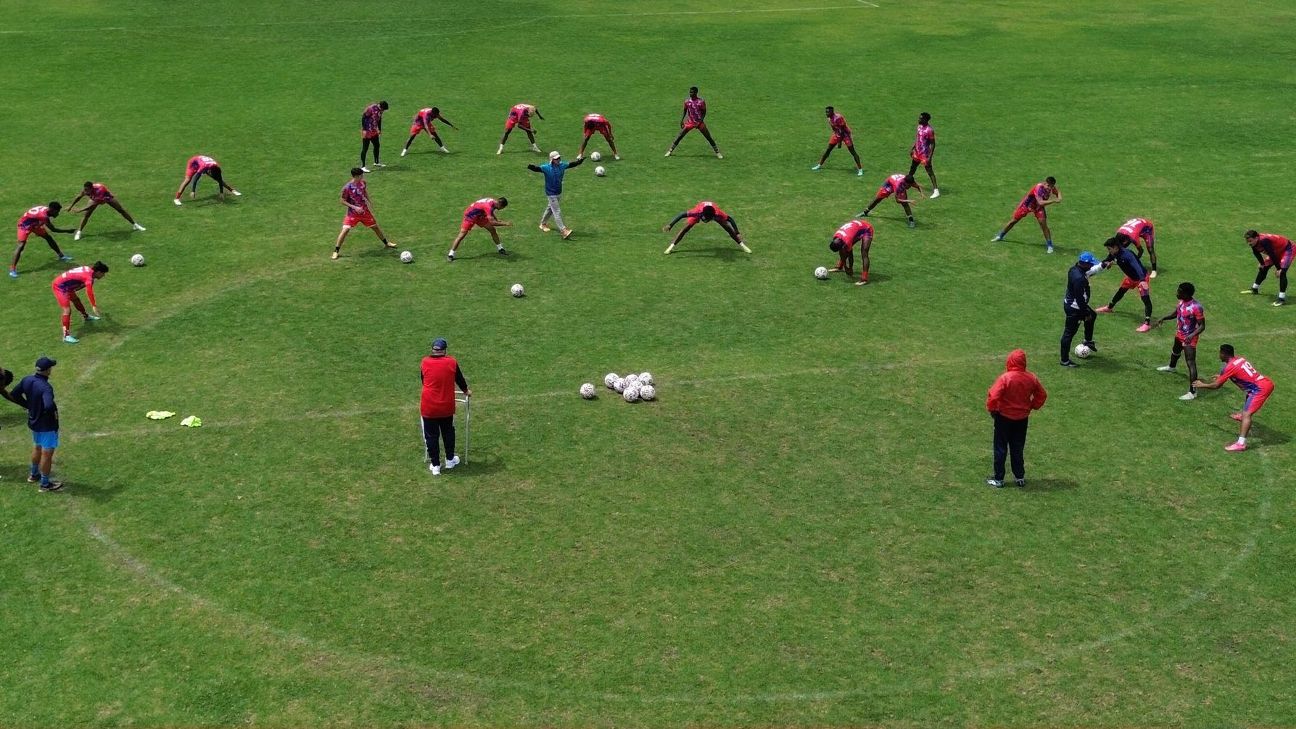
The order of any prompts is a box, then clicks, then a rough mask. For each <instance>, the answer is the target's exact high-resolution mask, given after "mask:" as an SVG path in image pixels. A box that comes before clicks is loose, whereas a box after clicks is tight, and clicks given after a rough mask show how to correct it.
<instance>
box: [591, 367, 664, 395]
mask: <svg viewBox="0 0 1296 729" xmlns="http://www.w3.org/2000/svg"><path fill="white" fill-rule="evenodd" d="M603 384H604V385H606V386H607V389H609V390H614V391H616V392H617V393H619V394H620V395H621V399H622V400H625V401H626V402H639V401H640V400H656V399H657V387H656V383H655V382H654V381H653V376H652V373H651V372H640V373H634V372H631V373H630V374H628V375H626V376H625V377H622V376H621V375H618V374H617V373H615V372H609V373H607V375H606V376H605V377H604V378H603ZM580 394H581V397H583V398H585V399H586V400H593V399H594V385H593V384H591V383H589V382H586V383H585V384H583V385H581V387H580Z"/></svg>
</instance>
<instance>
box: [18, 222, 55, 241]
mask: <svg viewBox="0 0 1296 729" xmlns="http://www.w3.org/2000/svg"><path fill="white" fill-rule="evenodd" d="M29 235H35V236H39V237H42V238H43V237H45V236H47V235H49V231H47V230H45V226H43V225H37V226H36V227H34V228H24V227H22V226H21V225H20V226H18V242H19V243H26V242H27V236H29Z"/></svg>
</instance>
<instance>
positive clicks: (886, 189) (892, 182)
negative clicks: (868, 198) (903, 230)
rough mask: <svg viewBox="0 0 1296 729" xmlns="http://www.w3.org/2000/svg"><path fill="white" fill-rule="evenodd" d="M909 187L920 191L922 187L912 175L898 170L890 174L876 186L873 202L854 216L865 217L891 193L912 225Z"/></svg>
mask: <svg viewBox="0 0 1296 729" xmlns="http://www.w3.org/2000/svg"><path fill="white" fill-rule="evenodd" d="M911 188H912V189H914V190H917V191H918V192H920V193H921V192H922V188H921V187H919V186H918V182H917V181H916V180H914V178H913V175H906V174H903V173H900V172H897V173H896V174H894V175H891V176H890V177H888V178H886V181H885V182H883V183H882V187H879V188H878V191H877V195H876V196H874V198H873V202H871V203H869V206H868V207H867V208H864V212H862V213H860V214H859V215H856V216H855V217H857V218H867V217H868V214H869V213H871V212H873V208H875V207H877V204H878V203H880V202H882V201H883V200H885V199H887V198H889V197H891V196H892V195H895V200H896V202H897V203H899V204H900V207H901V208H904V213H905V217H906V218H908V219H909V227H910V228H912V227H914V226H915V225H917V223H915V222H914V216H913V208H911V207H909V202H910V200H909V190H910V189H911Z"/></svg>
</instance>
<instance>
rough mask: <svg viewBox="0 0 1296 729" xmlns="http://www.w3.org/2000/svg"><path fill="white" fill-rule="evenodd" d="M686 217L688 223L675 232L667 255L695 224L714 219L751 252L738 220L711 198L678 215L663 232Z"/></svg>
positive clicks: (744, 249) (735, 240)
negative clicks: (744, 240) (740, 231)
mask: <svg viewBox="0 0 1296 729" xmlns="http://www.w3.org/2000/svg"><path fill="white" fill-rule="evenodd" d="M685 218H688V223H687V224H686V225H685V226H684V227H683V228H680V232H678V233H676V234H675V240H672V241H671V244H670V245H669V246H667V247H666V255H670V254H671V253H673V252H674V251H675V246H677V245H679V242H680V241H681V240H683V239H684V236H685V235H687V234H688V232H689V231H690V230H693V226H695V225H697V224H698V223H699V222H703V223H710V222H713V221H714V222H715V223H716V224H718V225H719V226H720V227H721V228H723V229H724V232H726V233H728V234H729V237H730V238H733V240H734V242H735V243H737V244H738V247H739V248H741V249H742V250H743V253H751V249H750V248H748V247H747V244H746V243H744V242H743V238H742V234H741V233H739V232H738V221H737V220H734V218H733V216H732V215H730V214H728V213H726V212H725V211H723V210H721V209H720V208H719V207H718V206H717V205H716V204H715V203H713V202H711V201H710V200H703V201H702V202H700V203H698V204H697V205H694V206H693V207H692V208H690V209H688V210H685V211H684V212H682V213H680V214H679V215H676V216H675V217H674V218H673V219H672V220H671V221H670V223H668V224H667V225H665V226H664V227H662V232H663V233H669V232H670V230H671V228H674V227H675V224H676V223H678V222H679V221H681V220H683V219H685Z"/></svg>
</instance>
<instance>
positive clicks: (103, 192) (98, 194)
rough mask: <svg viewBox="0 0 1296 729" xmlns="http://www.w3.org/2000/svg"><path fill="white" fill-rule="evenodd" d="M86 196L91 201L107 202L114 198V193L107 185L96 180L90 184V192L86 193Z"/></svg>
mask: <svg viewBox="0 0 1296 729" xmlns="http://www.w3.org/2000/svg"><path fill="white" fill-rule="evenodd" d="M86 197H88V198H90V201H91V202H96V203H105V202H108V201H109V200H111V199H113V194H112V191H111V190H109V189H108V186H107V185H102V184H100V183H98V182H96V183H94V184H93V185H91V186H90V192H88V193H86Z"/></svg>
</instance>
